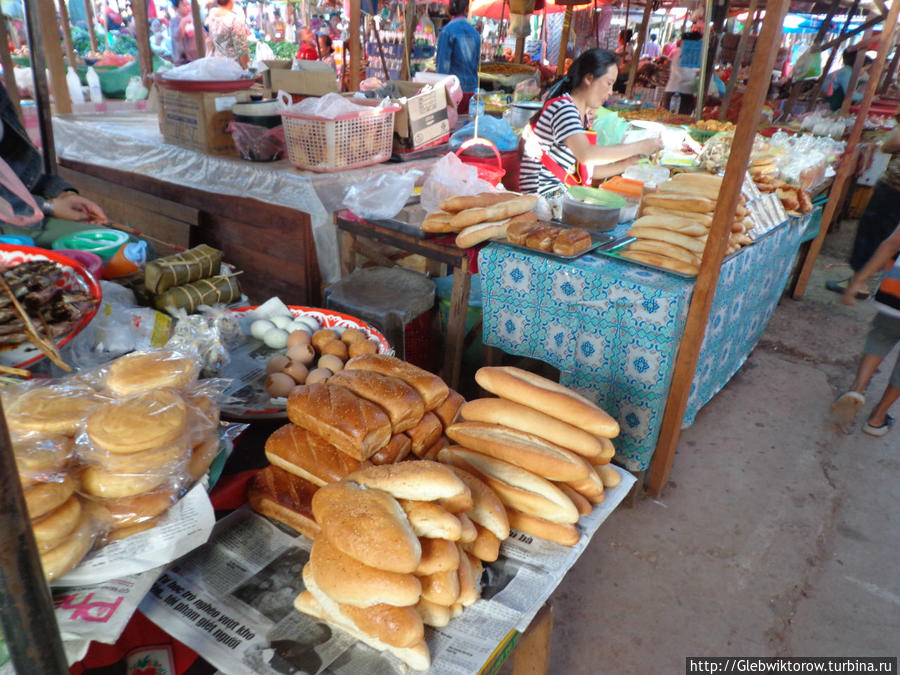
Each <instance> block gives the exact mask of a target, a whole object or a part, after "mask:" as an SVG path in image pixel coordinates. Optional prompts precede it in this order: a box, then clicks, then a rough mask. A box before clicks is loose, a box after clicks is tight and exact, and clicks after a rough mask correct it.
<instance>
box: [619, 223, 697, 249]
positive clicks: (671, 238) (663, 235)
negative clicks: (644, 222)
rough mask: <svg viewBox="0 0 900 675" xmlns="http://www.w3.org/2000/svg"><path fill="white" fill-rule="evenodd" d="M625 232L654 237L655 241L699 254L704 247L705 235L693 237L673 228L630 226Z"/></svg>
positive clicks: (644, 237)
mask: <svg viewBox="0 0 900 675" xmlns="http://www.w3.org/2000/svg"><path fill="white" fill-rule="evenodd" d="M627 234H628V236H630V237H635V238H637V239H654V240H656V241H664V242H666V243H667V244H675V245H676V246H680V247H681V248H684V249H687V250H688V251H691V252H692V253H696V254H697V255H701V256H702V255H703V249H704V248H705V247H706V238H705V237H693V236H690V235H687V234H682V233H681V232H675V231H673V230H664V229H662V228H660V227H631V229H629V230H628V232H627Z"/></svg>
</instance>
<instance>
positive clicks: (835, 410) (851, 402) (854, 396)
mask: <svg viewBox="0 0 900 675" xmlns="http://www.w3.org/2000/svg"><path fill="white" fill-rule="evenodd" d="M865 404H866V397H865V396H863V395H862V394H860V393H859V392H857V391H848V392H847V393H845V394H842V395H841V396H840V398H838V399H837V400H836V401H835V402H834V403H832V404H831V414H832V415H834V416H835V417H836V418H837V419H838V420H840V421H841V422H851V421H853V418H854V417H856V413H858V412H859V411H860V410H862V407H863V406H864V405H865Z"/></svg>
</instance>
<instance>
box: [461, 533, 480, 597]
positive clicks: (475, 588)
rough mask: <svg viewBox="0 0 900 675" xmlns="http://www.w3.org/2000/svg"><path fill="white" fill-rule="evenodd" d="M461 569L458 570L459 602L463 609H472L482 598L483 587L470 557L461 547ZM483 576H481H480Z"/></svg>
mask: <svg viewBox="0 0 900 675" xmlns="http://www.w3.org/2000/svg"><path fill="white" fill-rule="evenodd" d="M458 550H459V567H458V568H457V570H456V572H457V576H459V597H458V598H457V602H458V603H459V604H461V605H462V606H463V607H471V606H472V605H474V604H475V602H476V601H477V600H478V598H479V597H480V596H481V587H480V584H479V580H478V579H476V578H475V570H474V569H473V568H472V563H470V562H469V556H467V555H466V552H465V551H464V550H463V549H462V546H460V547H459V549H458ZM479 576H481V575H479Z"/></svg>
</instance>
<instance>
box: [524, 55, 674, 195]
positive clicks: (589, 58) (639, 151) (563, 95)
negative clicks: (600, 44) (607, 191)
mask: <svg viewBox="0 0 900 675" xmlns="http://www.w3.org/2000/svg"><path fill="white" fill-rule="evenodd" d="M618 74H619V69H618V66H617V65H616V55H615V54H613V53H612V52H610V51H607V50H606V49H591V50H589V51H586V52H583V53H582V54H581V56H579V57H578V58H577V59H576V60H575V61H574V62H573V63H572V65H571V67H570V68H569V72H568V74H567V75H566V76H565V77H563V78H562V79H560V80H558V81H557V82H556V83H555V84H553V85H551V87H550V89H549V91H548V93H547V96H546V99H545V101H544V107H543V109H542V110H541V111H540V112H539V113H538V114H537V115H535V117H533V118H532V121H531V124H530V125H529V126H526V127H525V132H524V133H523V138H524V139H525V143H524V144H523V146H524V150H523V156H522V165H521V169H520V171H519V187H520V189H521V190H522V191H523V192H532V193H535V192H536V193H539V194H542V195H551V194H552V193H554V192H557V191H560V190H562V189H563V188H565V187H567V186H571V185H578V184H580V183H582V182H585V181H587V180H588V178H587V177H586V176H584V175H583V170H587V171H590V172H591V176H592V178H609V177H611V176H617V175H618V174H620V173H622V172H623V171H624V170H625V169H626V168H627V167H629V166H631V165H632V164H635V163H636V162H637V159H638V156H640V155H652V154H653V153H655V152H657V151H659V150H661V149H662V147H663V146H662V142H661V141H660V139H659V138H650V139H645V140H642V141H638V142H636V143H625V144H622V145H607V146H598V145H593V144H592V140H591V136H590V135H589V134H588V133H587V130H588V129H590V125H591V122H592V119H591V118H592V117H593V112H594V111H595V110H597V109H598V108H599V107H600V106H602V105H603V103H604V102H605V101H606V99H607V98H609V95H610V93H611V92H612V86H613V84H614V83H615V81H616V77H617V76H618Z"/></svg>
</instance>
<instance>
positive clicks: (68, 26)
mask: <svg viewBox="0 0 900 675" xmlns="http://www.w3.org/2000/svg"><path fill="white" fill-rule="evenodd" d="M59 26H60V28H61V29H62V34H63V44H64V45H65V46H66V59H67V60H68V62H69V65H70V66H72V67H73V68H74V67H75V66H77V65H78V57H77V55H76V54H75V45H74V44H73V43H72V22H71V21H69V8H68V7H66V0H59Z"/></svg>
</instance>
